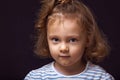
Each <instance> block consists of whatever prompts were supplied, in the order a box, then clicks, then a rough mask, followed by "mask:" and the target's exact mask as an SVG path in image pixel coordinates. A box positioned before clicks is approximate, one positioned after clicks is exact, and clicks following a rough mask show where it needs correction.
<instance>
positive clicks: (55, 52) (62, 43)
mask: <svg viewBox="0 0 120 80" xmlns="http://www.w3.org/2000/svg"><path fill="white" fill-rule="evenodd" d="M47 40H48V45H49V50H50V54H51V56H52V58H53V59H54V60H55V64H54V66H55V68H56V69H57V70H58V71H59V72H60V73H62V74H64V75H74V74H77V73H80V72H82V71H83V70H84V69H85V64H84V63H83V62H82V57H83V54H84V51H85V48H86V47H87V46H88V44H89V43H88V42H89V40H88V38H87V35H86V32H85V31H84V30H83V27H82V26H81V25H79V24H78V23H77V19H75V18H64V17H62V18H61V19H59V18H57V19H56V20H55V22H53V23H52V24H51V25H48V26H47Z"/></svg>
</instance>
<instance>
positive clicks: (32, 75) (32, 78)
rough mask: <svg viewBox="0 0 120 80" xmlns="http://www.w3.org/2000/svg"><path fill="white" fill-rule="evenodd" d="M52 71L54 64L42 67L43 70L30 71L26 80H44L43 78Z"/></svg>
mask: <svg viewBox="0 0 120 80" xmlns="http://www.w3.org/2000/svg"><path fill="white" fill-rule="evenodd" d="M51 71H52V63H49V64H47V65H44V66H42V67H41V68H38V69H35V70H32V71H30V72H29V73H28V74H27V75H26V77H25V79H24V80H37V79H39V80H42V79H41V78H42V77H43V76H45V75H46V74H48V73H50V72H51Z"/></svg>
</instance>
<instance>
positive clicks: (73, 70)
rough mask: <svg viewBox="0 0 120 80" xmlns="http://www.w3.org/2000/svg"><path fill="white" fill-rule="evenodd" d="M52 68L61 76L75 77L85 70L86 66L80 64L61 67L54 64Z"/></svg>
mask: <svg viewBox="0 0 120 80" xmlns="http://www.w3.org/2000/svg"><path fill="white" fill-rule="evenodd" d="M54 66H55V68H56V70H57V71H58V72H60V73H61V74H63V75H75V74H79V73H81V72H82V71H83V70H84V69H85V66H86V64H85V63H82V62H80V63H79V64H74V65H70V66H62V65H60V64H58V63H56V62H55V64H54Z"/></svg>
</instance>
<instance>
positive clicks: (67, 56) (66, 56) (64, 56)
mask: <svg viewBox="0 0 120 80" xmlns="http://www.w3.org/2000/svg"><path fill="white" fill-rule="evenodd" d="M59 57H62V58H69V57H70V56H69V55H59Z"/></svg>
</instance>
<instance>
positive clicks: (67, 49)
mask: <svg viewBox="0 0 120 80" xmlns="http://www.w3.org/2000/svg"><path fill="white" fill-rule="evenodd" d="M68 51H69V48H68V46H67V45H66V44H65V43H64V44H61V46H60V52H61V53H67V52H68Z"/></svg>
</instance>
